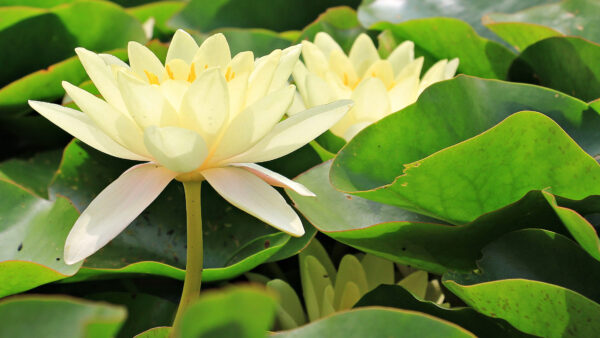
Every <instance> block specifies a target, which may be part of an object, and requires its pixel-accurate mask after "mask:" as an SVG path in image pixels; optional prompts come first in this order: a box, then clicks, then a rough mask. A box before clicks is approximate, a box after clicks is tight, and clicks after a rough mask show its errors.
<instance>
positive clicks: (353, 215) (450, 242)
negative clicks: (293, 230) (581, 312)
mask: <svg viewBox="0 0 600 338" xmlns="http://www.w3.org/2000/svg"><path fill="white" fill-rule="evenodd" d="M330 166H331V162H326V163H324V164H322V165H320V166H317V167H315V168H313V169H311V170H309V171H308V172H306V173H304V174H302V175H301V176H299V177H298V178H296V180H297V181H298V182H299V183H302V184H303V185H305V186H306V187H307V188H308V189H310V190H311V191H313V192H314V193H315V194H316V195H317V197H313V198H308V197H303V196H300V195H298V194H296V193H294V192H292V191H287V193H288V194H289V196H290V197H291V198H292V200H293V201H294V205H295V207H296V208H297V209H298V210H299V211H300V212H301V213H302V214H303V215H304V216H305V217H306V219H307V220H308V221H310V222H311V223H312V224H313V225H314V226H315V227H316V228H317V229H318V230H319V231H321V232H323V233H325V234H326V235H328V236H330V237H332V238H334V239H335V240H337V241H340V242H342V243H344V244H347V245H350V246H353V247H355V248H357V249H359V250H362V251H366V252H370V253H373V254H375V255H378V256H381V257H384V258H387V259H389V260H392V261H395V262H399V263H402V264H409V265H411V266H413V267H416V268H418V269H423V270H426V271H430V272H434V273H437V274H442V273H444V272H446V271H448V270H459V271H470V270H472V269H475V268H476V266H475V261H476V260H477V259H478V258H479V256H480V252H481V250H482V249H483V248H484V247H485V246H486V245H487V244H488V243H490V242H492V241H494V240H495V239H497V238H498V237H500V236H502V235H503V234H506V233H509V232H511V231H514V230H519V229H524V228H533V227H544V228H545V229H549V230H552V231H555V232H561V233H565V234H568V231H567V230H566V229H565V227H564V226H563V224H562V222H561V220H560V219H559V218H558V216H557V215H556V214H555V212H554V210H553V209H552V208H551V207H550V205H549V204H548V202H547V201H546V199H545V198H544V196H543V195H542V193H541V192H539V191H538V192H531V193H529V194H527V195H526V196H525V197H523V198H522V199H521V200H519V201H518V202H516V203H514V204H511V205H508V206H506V207H504V208H502V209H500V210H497V211H495V212H492V213H489V214H486V215H483V216H481V217H479V218H478V219H476V220H475V221H473V222H471V223H468V224H465V225H460V226H450V225H448V224H446V223H444V222H440V221H437V220H435V219H432V218H429V217H426V216H423V215H420V214H418V213H413V212H410V211H407V210H403V209H400V208H397V207H394V206H391V205H386V204H381V203H377V202H374V201H370V200H367V199H364V198H361V197H357V196H353V195H349V194H345V193H342V192H339V191H338V190H336V189H334V188H333V187H332V186H331V185H330V184H329V177H328V172H329V170H330ZM304 252H305V251H303V253H304Z"/></svg>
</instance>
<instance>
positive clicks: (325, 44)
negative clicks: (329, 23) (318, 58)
mask: <svg viewBox="0 0 600 338" xmlns="http://www.w3.org/2000/svg"><path fill="white" fill-rule="evenodd" d="M315 45H316V46H317V47H319V49H320V50H321V52H323V55H325V57H326V58H329V56H330V55H331V52H333V51H334V50H337V51H340V52H342V53H343V51H342V47H340V45H338V43H337V42H335V40H334V39H333V38H332V37H331V36H330V35H329V34H327V33H325V32H318V33H317V35H316V36H315Z"/></svg>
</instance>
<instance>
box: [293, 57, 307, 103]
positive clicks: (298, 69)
mask: <svg viewBox="0 0 600 338" xmlns="http://www.w3.org/2000/svg"><path fill="white" fill-rule="evenodd" d="M292 75H293V76H294V83H295V84H296V87H297V88H298V92H299V93H300V95H301V96H302V99H303V100H304V103H305V104H308V95H307V93H306V77H307V76H308V69H306V66H305V65H304V63H302V61H298V62H297V63H296V65H295V66H294V70H293V71H292Z"/></svg>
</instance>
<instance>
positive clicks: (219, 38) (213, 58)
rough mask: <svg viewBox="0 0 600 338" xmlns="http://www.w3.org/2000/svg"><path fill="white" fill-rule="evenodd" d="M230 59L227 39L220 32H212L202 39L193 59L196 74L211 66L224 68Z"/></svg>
mask: <svg viewBox="0 0 600 338" xmlns="http://www.w3.org/2000/svg"><path fill="white" fill-rule="evenodd" d="M230 61H231V51H230V50H229V44H228V43H227V39H226V38H225V35H223V34H222V33H218V34H214V35H212V36H210V37H209V38H208V39H206V40H204V42H203V43H202V44H201V45H200V48H198V51H197V52H196V55H194V59H193V62H194V63H195V64H196V73H197V75H200V74H199V73H201V72H202V71H204V70H205V69H208V68H212V67H219V68H221V69H225V67H227V64H229V62H230Z"/></svg>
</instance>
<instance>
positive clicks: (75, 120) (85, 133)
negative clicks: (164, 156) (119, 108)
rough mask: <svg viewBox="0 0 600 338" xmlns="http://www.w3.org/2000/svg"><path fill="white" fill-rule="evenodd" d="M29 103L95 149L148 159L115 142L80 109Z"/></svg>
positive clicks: (124, 156)
mask: <svg viewBox="0 0 600 338" xmlns="http://www.w3.org/2000/svg"><path fill="white" fill-rule="evenodd" d="M29 105H30V106H31V108H33V109H34V110H35V111H37V112H38V113H40V114H41V115H42V116H44V117H45V118H47V119H48V120H50V122H52V123H54V124H56V125H57V126H59V127H60V128H62V129H63V130H64V131H66V132H67V133H69V134H71V135H73V136H74V137H76V138H78V139H80V140H81V141H83V142H84V143H86V144H87V145H89V146H90V147H92V148H94V149H97V150H99V151H101V152H103V153H106V154H108V155H111V156H115V157H119V158H124V159H127V160H134V161H147V160H148V158H146V157H144V156H140V155H138V154H135V153H133V152H131V151H129V150H127V149H126V148H124V147H123V146H122V145H120V144H118V143H117V142H115V141H114V140H113V139H111V138H110V137H109V136H108V135H106V133H104V132H103V131H102V130H100V128H98V127H97V126H96V124H95V123H94V122H93V121H92V119H90V117H89V116H87V115H85V114H84V113H82V112H80V111H77V110H75V109H71V108H67V107H63V106H60V105H57V104H52V103H47V102H38V101H29Z"/></svg>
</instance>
